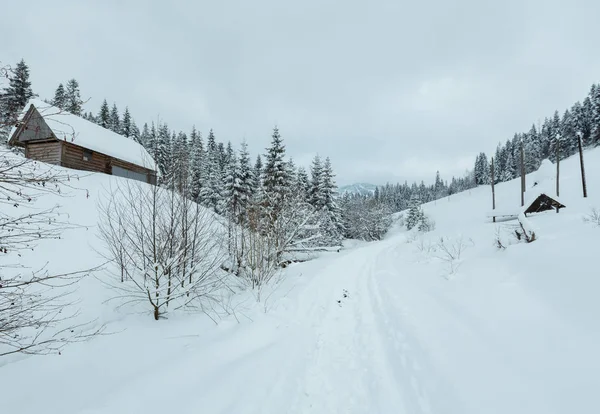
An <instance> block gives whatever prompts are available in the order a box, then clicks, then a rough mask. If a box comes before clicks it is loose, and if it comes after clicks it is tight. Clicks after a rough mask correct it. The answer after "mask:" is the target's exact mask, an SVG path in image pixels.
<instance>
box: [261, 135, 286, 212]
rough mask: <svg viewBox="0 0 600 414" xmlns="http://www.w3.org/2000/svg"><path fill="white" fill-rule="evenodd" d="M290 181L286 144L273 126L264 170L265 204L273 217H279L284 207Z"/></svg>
mask: <svg viewBox="0 0 600 414" xmlns="http://www.w3.org/2000/svg"><path fill="white" fill-rule="evenodd" d="M288 183H289V181H288V176H287V168H286V162H285V145H284V144H283V140H282V138H281V135H280V134H279V129H277V127H275V128H273V135H272V136H271V146H270V147H269V148H268V150H267V155H266V157H265V167H264V171H263V193H264V200H265V206H266V208H267V209H268V210H269V215H271V216H272V218H273V219H276V218H277V215H278V214H279V212H280V211H281V210H282V208H283V205H284V202H285V194H286V192H287V187H288Z"/></svg>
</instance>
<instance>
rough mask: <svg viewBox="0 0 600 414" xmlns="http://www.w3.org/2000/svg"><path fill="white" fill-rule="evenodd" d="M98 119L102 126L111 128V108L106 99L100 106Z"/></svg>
mask: <svg viewBox="0 0 600 414" xmlns="http://www.w3.org/2000/svg"><path fill="white" fill-rule="evenodd" d="M96 120H97V122H98V125H100V126H101V127H102V128H106V129H110V126H111V119H110V109H109V108H108V102H106V99H105V100H104V101H102V105H101V106H100V111H99V112H98V116H97V117H96Z"/></svg>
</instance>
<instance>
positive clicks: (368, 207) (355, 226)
mask: <svg viewBox="0 0 600 414" xmlns="http://www.w3.org/2000/svg"><path fill="white" fill-rule="evenodd" d="M341 210H342V220H343V224H344V226H343V228H344V236H345V237H346V238H349V239H359V240H366V241H375V240H381V239H382V238H383V236H384V235H385V234H386V233H387V231H388V230H389V228H390V226H391V224H392V215H391V213H392V212H391V210H390V208H389V207H388V206H387V205H386V204H385V203H383V202H381V201H378V200H376V199H375V198H374V197H368V196H363V195H350V194H345V195H344V196H343V197H342V200H341Z"/></svg>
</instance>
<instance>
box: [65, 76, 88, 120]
mask: <svg viewBox="0 0 600 414" xmlns="http://www.w3.org/2000/svg"><path fill="white" fill-rule="evenodd" d="M82 107H83V100H82V99H81V93H80V92H79V83H78V82H77V81H76V80H75V79H71V80H69V81H68V82H67V87H66V90H65V106H64V108H63V109H65V110H66V111H67V112H70V113H72V114H73V115H77V116H81V111H82V109H83V108H82Z"/></svg>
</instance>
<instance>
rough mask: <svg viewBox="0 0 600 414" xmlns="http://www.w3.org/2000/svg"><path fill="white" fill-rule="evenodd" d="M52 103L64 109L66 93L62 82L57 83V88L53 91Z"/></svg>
mask: <svg viewBox="0 0 600 414" xmlns="http://www.w3.org/2000/svg"><path fill="white" fill-rule="evenodd" d="M52 105H53V106H55V107H57V108H60V109H65V107H66V106H67V95H66V94H65V87H64V86H63V84H62V83H60V84H59V85H58V88H56V91H55V92H54V98H53V99H52Z"/></svg>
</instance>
